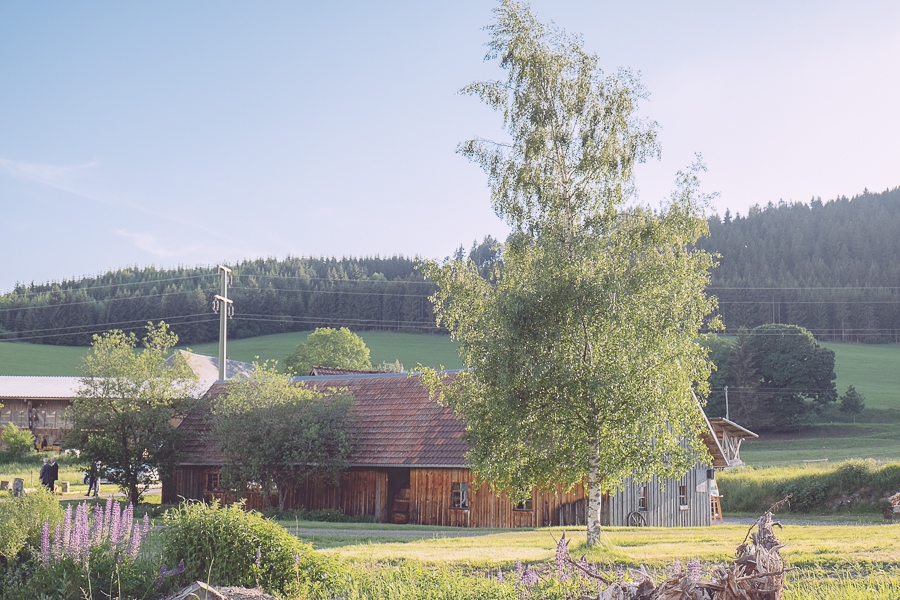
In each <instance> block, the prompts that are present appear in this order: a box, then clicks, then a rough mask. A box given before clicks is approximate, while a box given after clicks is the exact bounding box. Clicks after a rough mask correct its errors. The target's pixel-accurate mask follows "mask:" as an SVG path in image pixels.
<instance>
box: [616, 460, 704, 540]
mask: <svg viewBox="0 0 900 600" xmlns="http://www.w3.org/2000/svg"><path fill="white" fill-rule="evenodd" d="M679 486H685V488H686V492H687V495H686V500H687V504H686V505H684V506H681V503H680V501H679V493H678V492H679V490H678V488H679ZM642 487H646V492H647V495H646V498H647V501H646V509H642V508H641V507H640V496H641V488H642ZM708 488H709V485H708V481H707V467H705V466H702V465H700V466H696V467H694V468H693V469H691V470H690V471H688V473H687V474H686V475H685V476H684V477H682V478H681V479H668V480H666V481H665V482H664V484H663V485H662V486H660V484H659V481H657V480H654V481H651V482H648V483H640V484H638V483H633V482H629V483H627V484H626V485H625V487H624V489H622V490H620V491H619V492H617V493H616V494H613V495H611V496H609V498H608V510H604V516H603V524H604V525H611V526H615V527H624V526H627V525H628V515H629V514H631V513H632V512H637V513H639V514H640V515H641V516H643V517H644V520H645V521H646V523H647V525H648V526H650V527H702V526H705V525H711V524H712V519H711V516H710V498H709V491H708ZM603 508H604V509H607V506H604V507H603Z"/></svg>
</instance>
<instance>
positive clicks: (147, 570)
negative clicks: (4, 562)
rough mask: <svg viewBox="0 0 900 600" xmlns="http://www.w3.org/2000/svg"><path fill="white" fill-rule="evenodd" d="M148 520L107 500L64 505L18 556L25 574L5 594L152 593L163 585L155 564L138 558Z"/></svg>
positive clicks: (67, 597) (61, 597)
mask: <svg viewBox="0 0 900 600" xmlns="http://www.w3.org/2000/svg"><path fill="white" fill-rule="evenodd" d="M149 532H150V519H149V517H147V518H144V519H134V509H133V507H132V505H128V506H127V507H125V509H124V510H123V509H122V506H121V505H120V504H119V503H118V502H116V501H114V500H112V499H110V500H107V502H106V506H105V507H104V505H102V504H100V503H96V504H94V505H93V509H91V507H90V506H88V504H87V503H86V502H82V503H81V504H79V505H78V506H77V507H76V508H75V510H72V507H71V506H69V507H68V508H66V511H65V518H64V519H63V521H62V522H61V523H56V524H51V522H49V521H47V522H45V523H44V525H43V527H42V532H41V537H40V544H39V547H38V548H36V549H35V551H34V552H32V555H31V560H30V561H23V564H22V566H23V571H25V573H26V574H25V576H23V577H19V578H18V579H17V580H12V581H10V580H9V579H10V578H7V582H6V586H7V588H9V589H7V590H6V591H7V593H8V595H7V597H10V598H16V599H17V600H30V599H32V598H33V599H34V600H83V599H84V598H113V597H115V598H151V597H154V595H159V594H160V593H161V591H162V590H160V589H159V586H157V585H156V583H157V572H156V563H152V562H151V561H148V560H146V559H139V558H138V557H139V554H140V552H141V545H142V541H143V540H144V539H146V538H147V535H148V534H149Z"/></svg>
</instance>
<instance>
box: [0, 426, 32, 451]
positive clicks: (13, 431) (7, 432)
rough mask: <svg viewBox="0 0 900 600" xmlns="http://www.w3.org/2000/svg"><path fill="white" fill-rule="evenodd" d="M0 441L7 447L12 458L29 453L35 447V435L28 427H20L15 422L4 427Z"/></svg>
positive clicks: (0, 434)
mask: <svg viewBox="0 0 900 600" xmlns="http://www.w3.org/2000/svg"><path fill="white" fill-rule="evenodd" d="M0 441H2V442H3V446H4V447H5V448H6V455H7V456H9V457H11V458H17V457H19V456H22V455H23V454H28V453H29V452H31V451H32V450H33V449H34V435H32V433H31V432H30V431H28V430H27V429H19V428H18V427H16V426H15V425H14V424H13V423H10V424H8V425H7V426H6V427H4V428H3V433H0Z"/></svg>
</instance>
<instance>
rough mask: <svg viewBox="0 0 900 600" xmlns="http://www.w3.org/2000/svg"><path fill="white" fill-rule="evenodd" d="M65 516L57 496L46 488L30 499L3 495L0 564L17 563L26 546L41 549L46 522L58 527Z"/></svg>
mask: <svg viewBox="0 0 900 600" xmlns="http://www.w3.org/2000/svg"><path fill="white" fill-rule="evenodd" d="M62 516H63V512H62V509H61V508H60V507H59V501H57V499H56V496H55V495H53V494H52V493H50V492H49V491H48V490H46V489H44V488H43V487H38V489H36V490H35V491H33V492H30V493H29V494H28V495H27V496H18V497H15V496H13V495H12V494H3V495H2V496H0V562H6V563H12V562H14V561H15V560H16V559H17V558H18V557H19V554H20V553H21V552H22V550H23V549H24V548H25V546H26V545H31V546H34V547H39V545H40V541H41V531H42V529H43V526H44V523H47V522H49V523H52V524H54V525H55V524H56V523H59V522H60V521H61V520H62Z"/></svg>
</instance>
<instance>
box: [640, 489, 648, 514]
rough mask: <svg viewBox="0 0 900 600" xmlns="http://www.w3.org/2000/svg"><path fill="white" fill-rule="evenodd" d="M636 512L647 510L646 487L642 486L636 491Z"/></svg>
mask: <svg viewBox="0 0 900 600" xmlns="http://www.w3.org/2000/svg"><path fill="white" fill-rule="evenodd" d="M638 510H647V486H646V485H642V486H641V487H640V489H639V490H638Z"/></svg>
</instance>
